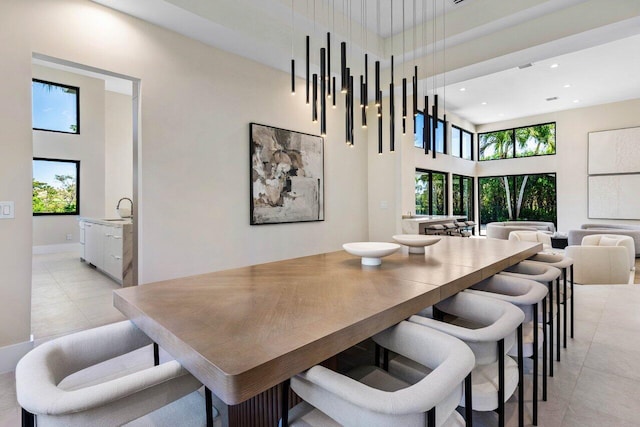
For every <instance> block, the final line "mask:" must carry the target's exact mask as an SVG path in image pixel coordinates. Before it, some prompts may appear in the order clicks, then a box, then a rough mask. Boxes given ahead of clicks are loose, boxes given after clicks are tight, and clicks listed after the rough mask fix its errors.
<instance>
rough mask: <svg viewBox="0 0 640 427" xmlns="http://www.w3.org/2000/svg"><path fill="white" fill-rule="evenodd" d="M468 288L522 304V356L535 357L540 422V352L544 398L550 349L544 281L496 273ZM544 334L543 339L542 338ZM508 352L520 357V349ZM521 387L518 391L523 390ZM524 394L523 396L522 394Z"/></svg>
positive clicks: (535, 405)
mask: <svg viewBox="0 0 640 427" xmlns="http://www.w3.org/2000/svg"><path fill="white" fill-rule="evenodd" d="M465 292H468V293H473V294H477V295H482V296H488V297H491V298H497V299H499V300H502V301H506V302H508V303H511V304H513V305H515V306H516V307H518V308H520V309H521V310H522V311H523V312H524V315H525V319H524V322H523V342H522V344H523V348H522V351H523V356H524V357H529V358H531V359H532V360H533V372H532V379H533V387H532V391H533V400H532V402H533V411H532V415H533V416H532V419H533V425H538V365H539V361H538V355H539V350H540V349H542V390H543V392H542V399H543V400H545V401H546V400H547V351H546V342H545V340H546V335H547V333H546V329H547V328H546V327H545V324H546V314H547V308H546V303H547V294H548V292H549V291H548V289H547V287H546V286H545V285H543V284H541V283H538V282H535V281H533V280H528V279H521V278H519V277H511V276H505V275H499V274H498V275H494V276H492V277H490V278H488V279H485V280H483V281H481V282H479V283H477V284H475V285H473V286H472V287H471V288H469V289H466V290H465ZM539 304H542V306H541V308H542V323H540V322H539V321H538V319H539V317H538V311H539ZM540 336H542V339H540ZM508 354H509V356H512V357H518V355H519V354H518V349H517V348H516V347H512V348H511V349H510V350H509V351H508ZM518 368H519V374H520V378H522V377H523V372H524V371H523V370H524V365H523V364H519V365H518ZM522 389H523V388H522V387H521V388H520V389H519V392H522ZM520 398H522V396H520Z"/></svg>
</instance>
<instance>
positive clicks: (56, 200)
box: [33, 158, 80, 215]
mask: <svg viewBox="0 0 640 427" xmlns="http://www.w3.org/2000/svg"><path fill="white" fill-rule="evenodd" d="M33 214H34V215H79V214H80V162H79V161H75V160H56V159H40V158H35V159H33Z"/></svg>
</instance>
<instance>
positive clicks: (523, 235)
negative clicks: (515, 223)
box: [509, 230, 551, 250]
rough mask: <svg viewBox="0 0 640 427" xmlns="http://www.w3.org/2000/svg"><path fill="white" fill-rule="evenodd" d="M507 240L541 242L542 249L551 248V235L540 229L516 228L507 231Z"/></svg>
mask: <svg viewBox="0 0 640 427" xmlns="http://www.w3.org/2000/svg"><path fill="white" fill-rule="evenodd" d="M509 240H516V241H520V242H537V243H542V249H543V250H544V249H551V236H550V235H549V234H546V233H543V232H541V231H532V230H528V231H525V230H516V231H512V232H510V233H509Z"/></svg>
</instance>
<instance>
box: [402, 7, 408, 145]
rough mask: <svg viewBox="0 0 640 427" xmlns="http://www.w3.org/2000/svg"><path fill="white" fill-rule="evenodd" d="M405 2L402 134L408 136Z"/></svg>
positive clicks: (403, 16)
mask: <svg viewBox="0 0 640 427" xmlns="http://www.w3.org/2000/svg"><path fill="white" fill-rule="evenodd" d="M404 2H405V0H402V134H403V135H406V134H407V77H406V72H405V63H406V58H405V50H406V49H405V43H404V36H405V27H404V24H405V22H404V21H405V15H404Z"/></svg>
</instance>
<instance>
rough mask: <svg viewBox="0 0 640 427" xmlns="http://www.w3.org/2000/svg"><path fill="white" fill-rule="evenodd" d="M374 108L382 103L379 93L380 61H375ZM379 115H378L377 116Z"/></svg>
mask: <svg viewBox="0 0 640 427" xmlns="http://www.w3.org/2000/svg"><path fill="white" fill-rule="evenodd" d="M375 79H376V88H375V89H376V107H379V106H380V104H381V103H382V102H381V101H382V99H381V98H382V95H381V91H380V61H376V76H375ZM378 115H380V114H378Z"/></svg>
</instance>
